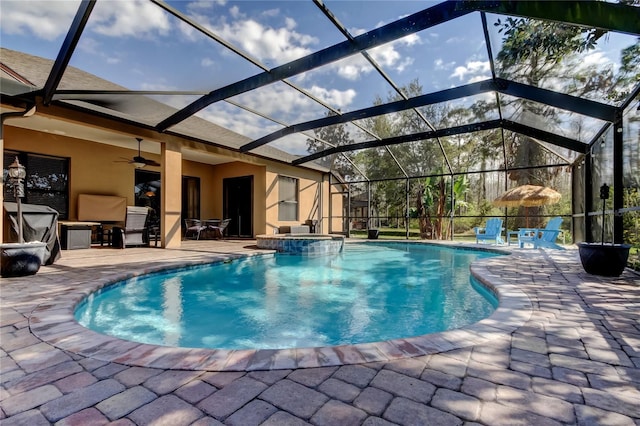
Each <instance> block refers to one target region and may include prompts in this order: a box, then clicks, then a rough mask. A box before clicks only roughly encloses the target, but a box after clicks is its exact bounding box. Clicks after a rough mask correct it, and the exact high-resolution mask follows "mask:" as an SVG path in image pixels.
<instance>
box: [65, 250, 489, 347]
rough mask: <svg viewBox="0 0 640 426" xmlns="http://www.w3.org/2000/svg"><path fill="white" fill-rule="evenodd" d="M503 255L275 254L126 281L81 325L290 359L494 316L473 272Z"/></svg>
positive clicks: (94, 305) (92, 304) (96, 298)
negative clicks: (300, 351)
mask: <svg viewBox="0 0 640 426" xmlns="http://www.w3.org/2000/svg"><path fill="white" fill-rule="evenodd" d="M488 256H495V254H491V253H487V252H481V251H471V250H461V249H453V248H448V247H437V246H431V245H423V244H410V243H375V244H348V245H346V246H345V249H344V251H343V252H342V253H340V254H337V255H329V256H318V257H308V256H299V255H287V254H277V255H272V256H258V257H253V258H249V259H242V260H234V261H232V262H229V263H217V264H212V265H206V266H200V267H192V268H185V269H182V270H178V271H170V272H163V273H157V274H152V275H148V276H144V277H139V278H135V279H131V280H128V281H124V282H122V283H120V284H118V285H113V286H109V287H107V288H105V289H104V290H103V291H100V292H97V293H95V294H93V295H91V296H89V297H88V298H87V299H86V300H85V301H83V302H82V303H81V304H80V305H79V306H78V309H77V310H76V313H75V315H76V319H77V320H78V321H79V322H80V324H82V325H83V326H85V327H87V328H90V329H92V330H95V331H98V332H101V333H104V334H108V335H112V336H116V337H119V338H122V339H127V340H132V341H137V342H142V343H150V344H157V345H167V346H182V347H193V348H220V349H284V348H293V347H317V346H335V345H343V344H355V343H366V342H376V341H382V340H388V339H394V338H403V337H411V336H417V335H422V334H428V333H434V332H439V331H444V330H448V329H454V328H459V327H462V326H465V325H468V324H472V323H474V322H477V321H479V320H481V319H482V318H486V317H487V316H489V315H490V314H491V313H492V312H493V311H494V310H495V308H496V307H497V299H496V298H495V296H494V295H493V294H491V293H490V292H489V291H487V290H486V289H485V288H484V287H483V286H481V285H479V284H478V283H476V282H475V280H473V279H472V278H471V277H470V273H469V265H470V263H471V262H473V261H474V260H476V259H479V258H483V257H488Z"/></svg>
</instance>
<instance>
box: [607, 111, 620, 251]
mask: <svg viewBox="0 0 640 426" xmlns="http://www.w3.org/2000/svg"><path fill="white" fill-rule="evenodd" d="M622 120H623V118H622V111H620V113H619V115H618V119H617V120H616V122H615V123H614V124H613V242H614V243H615V244H622V243H623V242H624V241H623V240H624V237H623V230H624V224H623V221H622V213H620V210H621V209H622V208H623V207H624V182H623V159H622V154H623V144H622V142H623V126H622ZM603 219H604V218H603Z"/></svg>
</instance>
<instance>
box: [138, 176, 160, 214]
mask: <svg viewBox="0 0 640 426" xmlns="http://www.w3.org/2000/svg"><path fill="white" fill-rule="evenodd" d="M134 195H135V205H136V206H142V207H149V208H150V210H149V217H148V223H147V224H148V226H160V207H161V199H160V173H158V172H150V171H147V170H140V169H136V171H135V188H134Z"/></svg>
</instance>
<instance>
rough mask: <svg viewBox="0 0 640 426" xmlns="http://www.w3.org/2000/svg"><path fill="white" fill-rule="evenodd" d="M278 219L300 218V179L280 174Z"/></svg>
mask: <svg viewBox="0 0 640 426" xmlns="http://www.w3.org/2000/svg"><path fill="white" fill-rule="evenodd" d="M278 191H279V194H280V201H279V203H278V220H282V221H285V220H286V221H295V220H298V179H296V178H291V177H287V176H278Z"/></svg>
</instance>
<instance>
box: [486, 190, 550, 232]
mask: <svg viewBox="0 0 640 426" xmlns="http://www.w3.org/2000/svg"><path fill="white" fill-rule="evenodd" d="M561 197H562V194H560V193H559V192H558V191H556V190H554V189H551V188H549V187H546V186H537V185H521V186H516V187H515V188H511V189H510V190H508V191H507V192H505V193H504V194H502V195H501V196H499V197H498V198H496V199H495V200H493V205H494V206H496V207H520V206H523V207H525V214H526V218H527V227H528V226H529V215H528V210H529V207H538V206H544V205H547V204H555V203H557V202H558V201H560V198H561Z"/></svg>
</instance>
